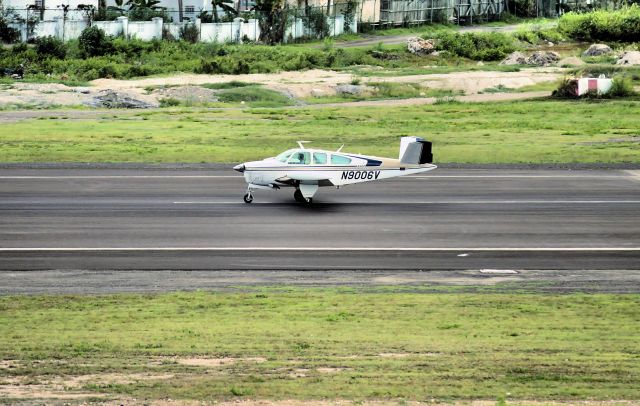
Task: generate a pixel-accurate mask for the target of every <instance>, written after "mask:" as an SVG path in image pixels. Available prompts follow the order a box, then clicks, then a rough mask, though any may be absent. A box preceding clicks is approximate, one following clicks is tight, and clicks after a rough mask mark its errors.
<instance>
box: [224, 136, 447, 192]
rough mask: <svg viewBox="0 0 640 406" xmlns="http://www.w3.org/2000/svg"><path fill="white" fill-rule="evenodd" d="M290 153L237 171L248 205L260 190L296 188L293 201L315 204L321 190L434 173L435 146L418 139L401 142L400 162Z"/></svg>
mask: <svg viewBox="0 0 640 406" xmlns="http://www.w3.org/2000/svg"><path fill="white" fill-rule="evenodd" d="M304 142H305V141H298V145H299V146H300V148H296V149H290V150H287V151H285V152H283V153H281V154H280V155H278V156H276V157H273V158H266V159H263V160H262V161H252V162H245V163H243V164H240V165H236V166H234V167H233V169H235V170H236V171H238V172H243V173H244V178H245V180H246V182H247V184H248V186H247V194H246V195H244V201H245V203H251V202H252V201H253V192H254V190H256V189H280V188H281V187H294V188H295V189H296V190H295V192H294V193H293V197H294V198H295V199H296V201H297V202H300V203H311V202H312V199H313V196H314V195H315V194H316V192H317V191H318V188H319V187H321V186H335V187H336V188H340V186H343V185H351V184H354V183H362V182H372V181H376V180H382V179H389V178H395V177H396V176H406V175H413V174H416V173H420V172H426V171H431V170H433V169H436V168H437V166H435V165H432V164H431V162H432V161H433V155H432V154H431V142H429V141H425V140H423V139H422V138H418V137H402V138H401V139H400V155H399V157H398V159H392V158H379V157H376V156H367V155H359V154H348V153H345V152H341V150H342V147H340V148H339V149H338V150H337V151H325V150H321V149H308V148H305V147H304V145H303V143H304Z"/></svg>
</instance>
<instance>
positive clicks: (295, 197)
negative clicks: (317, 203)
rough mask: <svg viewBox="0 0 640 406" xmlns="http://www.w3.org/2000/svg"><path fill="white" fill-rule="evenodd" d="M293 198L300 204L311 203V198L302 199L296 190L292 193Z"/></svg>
mask: <svg viewBox="0 0 640 406" xmlns="http://www.w3.org/2000/svg"><path fill="white" fill-rule="evenodd" d="M293 198H294V199H296V202H298V203H302V204H311V203H313V199H312V198H311V197H304V196H303V195H302V192H301V191H300V189H296V191H295V192H293Z"/></svg>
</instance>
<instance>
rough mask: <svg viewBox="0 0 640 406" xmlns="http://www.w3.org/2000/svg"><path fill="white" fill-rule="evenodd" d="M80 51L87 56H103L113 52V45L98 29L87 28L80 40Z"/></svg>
mask: <svg viewBox="0 0 640 406" xmlns="http://www.w3.org/2000/svg"><path fill="white" fill-rule="evenodd" d="M78 46H79V48H80V51H81V52H82V53H83V54H85V55H86V56H102V55H108V54H110V53H112V52H113V43H112V40H111V38H110V37H108V36H107V35H105V33H104V31H102V30H101V29H100V28H98V27H95V26H94V27H87V28H85V29H84V30H83V31H82V34H80V37H79V38H78Z"/></svg>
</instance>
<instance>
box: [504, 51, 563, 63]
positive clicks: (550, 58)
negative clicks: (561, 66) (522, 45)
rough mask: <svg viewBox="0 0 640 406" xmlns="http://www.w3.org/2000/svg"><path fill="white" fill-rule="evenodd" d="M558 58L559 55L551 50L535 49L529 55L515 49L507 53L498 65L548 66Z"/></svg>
mask: <svg viewBox="0 0 640 406" xmlns="http://www.w3.org/2000/svg"><path fill="white" fill-rule="evenodd" d="M559 60H560V55H559V54H558V53H557V52H553V51H536V52H534V53H533V54H531V55H530V56H526V55H525V54H523V53H522V52H518V51H516V52H513V53H511V54H509V56H507V58H506V59H505V60H504V61H502V62H500V65H533V66H550V65H552V64H554V63H556V62H558V61H559Z"/></svg>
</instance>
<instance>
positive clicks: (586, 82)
mask: <svg viewBox="0 0 640 406" xmlns="http://www.w3.org/2000/svg"><path fill="white" fill-rule="evenodd" d="M612 86H613V79H609V78H580V79H576V96H584V95H585V94H587V93H589V92H595V93H597V94H599V95H603V94H607V93H609V91H610V90H611V87H612Z"/></svg>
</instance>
